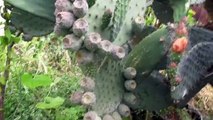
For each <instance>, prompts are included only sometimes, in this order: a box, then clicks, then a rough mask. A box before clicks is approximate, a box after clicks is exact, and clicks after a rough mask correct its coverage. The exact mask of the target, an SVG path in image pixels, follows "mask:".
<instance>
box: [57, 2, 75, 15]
mask: <svg viewBox="0 0 213 120" xmlns="http://www.w3.org/2000/svg"><path fill="white" fill-rule="evenodd" d="M55 8H56V9H55V10H56V11H57V12H56V11H55V15H57V14H58V12H63V11H71V9H72V4H71V2H70V1H69V0H56V1H55Z"/></svg>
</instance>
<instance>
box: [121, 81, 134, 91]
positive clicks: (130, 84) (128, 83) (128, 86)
mask: <svg viewBox="0 0 213 120" xmlns="http://www.w3.org/2000/svg"><path fill="white" fill-rule="evenodd" d="M124 86H125V88H126V90H128V91H133V90H135V88H136V86H137V83H136V82H135V80H127V81H125V83H124Z"/></svg>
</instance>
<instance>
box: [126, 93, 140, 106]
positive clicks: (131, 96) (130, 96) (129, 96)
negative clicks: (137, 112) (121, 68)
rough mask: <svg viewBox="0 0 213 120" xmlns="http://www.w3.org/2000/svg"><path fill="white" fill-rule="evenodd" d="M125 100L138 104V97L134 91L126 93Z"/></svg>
mask: <svg viewBox="0 0 213 120" xmlns="http://www.w3.org/2000/svg"><path fill="white" fill-rule="evenodd" d="M123 100H124V102H125V103H126V104H127V105H136V104H137V98H136V96H135V95H134V94H133V93H130V92H129V93H124V98H123Z"/></svg>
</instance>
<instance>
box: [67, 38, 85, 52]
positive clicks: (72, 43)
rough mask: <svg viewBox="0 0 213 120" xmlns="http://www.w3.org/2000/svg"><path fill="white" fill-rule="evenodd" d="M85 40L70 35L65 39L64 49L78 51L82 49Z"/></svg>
mask: <svg viewBox="0 0 213 120" xmlns="http://www.w3.org/2000/svg"><path fill="white" fill-rule="evenodd" d="M82 43H83V40H81V39H80V38H78V37H76V36H75V35H74V34H68V35H66V36H65V37H64V39H63V45H64V49H70V50H72V51H78V50H79V49H80V48H81V45H82Z"/></svg>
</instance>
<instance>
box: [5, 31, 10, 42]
mask: <svg viewBox="0 0 213 120" xmlns="http://www.w3.org/2000/svg"><path fill="white" fill-rule="evenodd" d="M5 36H6V37H7V39H8V40H10V38H11V32H10V30H9V29H8V28H7V29H6V30H5Z"/></svg>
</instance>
